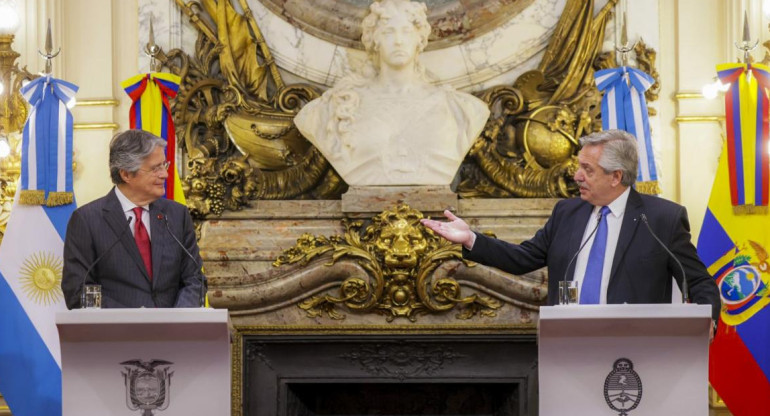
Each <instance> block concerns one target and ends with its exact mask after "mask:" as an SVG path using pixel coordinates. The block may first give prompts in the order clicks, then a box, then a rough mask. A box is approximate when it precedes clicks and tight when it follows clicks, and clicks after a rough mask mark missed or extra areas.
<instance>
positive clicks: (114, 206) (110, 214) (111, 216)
mask: <svg viewBox="0 0 770 416" xmlns="http://www.w3.org/2000/svg"><path fill="white" fill-rule="evenodd" d="M103 210H104V218H105V221H107V224H108V225H109V226H110V228H112V231H113V232H114V233H115V235H120V233H121V232H122V231H123V230H124V229H125V228H124V227H127V226H128V224H127V221H126V214H125V213H124V212H123V207H122V206H121V205H120V201H118V196H117V195H115V188H113V189H112V191H110V194H109V198H107V203H106V204H105V205H104V208H103ZM133 225H134V222H133V221H132V222H131V226H133ZM120 243H121V244H122V245H123V248H125V249H126V251H127V252H128V255H129V256H131V258H132V259H133V260H134V263H136V266H137V267H138V268H139V270H141V271H142V274H143V275H144V278H145V279H147V280H149V279H150V276H149V275H148V274H147V270H146V269H145V267H144V262H143V261H142V256H141V255H140V254H139V249H138V248H137V247H136V241H135V240H134V237H133V235H132V234H131V233H128V232H126V233H123V237H121V239H120Z"/></svg>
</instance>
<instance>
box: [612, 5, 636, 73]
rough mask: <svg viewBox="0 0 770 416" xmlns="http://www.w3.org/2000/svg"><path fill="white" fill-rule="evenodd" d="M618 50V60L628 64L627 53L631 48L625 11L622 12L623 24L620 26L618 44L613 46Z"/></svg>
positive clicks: (625, 64)
mask: <svg viewBox="0 0 770 416" xmlns="http://www.w3.org/2000/svg"><path fill="white" fill-rule="evenodd" d="M615 50H616V51H618V52H620V62H621V65H622V66H628V53H629V52H631V51H632V50H633V48H632V47H631V46H630V45H629V43H628V20H627V19H626V12H623V26H622V27H621V28H620V46H619V47H616V48H615Z"/></svg>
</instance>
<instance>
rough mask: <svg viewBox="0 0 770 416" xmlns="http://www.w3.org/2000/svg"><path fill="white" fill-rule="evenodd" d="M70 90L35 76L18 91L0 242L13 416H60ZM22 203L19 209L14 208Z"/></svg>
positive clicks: (2, 327) (0, 383) (3, 361)
mask: <svg viewBox="0 0 770 416" xmlns="http://www.w3.org/2000/svg"><path fill="white" fill-rule="evenodd" d="M76 91H77V86H75V85H73V84H70V83H68V82H66V81H62V80H59V79H56V78H53V77H51V76H50V75H46V76H42V77H40V78H37V79H35V80H34V81H31V82H30V83H29V84H27V85H26V86H24V87H22V89H21V93H22V95H23V96H24V98H25V99H26V100H27V101H28V102H29V103H30V105H31V107H32V108H31V110H30V113H29V118H28V119H27V122H26V124H25V125H24V132H23V135H22V146H21V176H20V178H19V184H18V185H19V186H18V188H17V191H16V195H15V197H14V201H13V206H12V207H11V215H10V218H8V223H7V225H6V230H5V235H4V236H3V240H2V243H0V393H2V394H3V396H4V397H5V400H6V401H7V402H8V405H9V406H10V408H11V412H12V413H13V415H14V416H61V414H62V400H61V349H60V348H59V334H58V333H57V331H56V323H55V316H56V312H58V311H64V310H66V309H67V308H66V306H65V303H64V296H63V295H62V290H61V278H62V266H63V264H62V263H63V256H62V252H63V251H64V235H65V232H66V228H67V222H69V219H70V216H71V215H72V212H73V211H74V210H75V203H74V202H75V198H74V195H73V192H72V126H73V121H72V113H70V111H69V109H68V107H67V103H69V102H70V101H71V100H72V98H74V95H75V92H76ZM20 202H21V203H20Z"/></svg>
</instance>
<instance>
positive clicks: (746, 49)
mask: <svg viewBox="0 0 770 416" xmlns="http://www.w3.org/2000/svg"><path fill="white" fill-rule="evenodd" d="M757 45H759V39H757V40H756V41H755V42H754V44H753V45H752V44H751V33H750V32H749V13H748V12H747V11H745V10H744V12H743V40H742V41H741V42H740V43H739V42H735V47H736V48H738V49H740V50H742V51H743V63H744V64H749V63H751V62H750V61H751V60H752V59H751V54H750V52H751V51H753V50H754V48H756V47H757Z"/></svg>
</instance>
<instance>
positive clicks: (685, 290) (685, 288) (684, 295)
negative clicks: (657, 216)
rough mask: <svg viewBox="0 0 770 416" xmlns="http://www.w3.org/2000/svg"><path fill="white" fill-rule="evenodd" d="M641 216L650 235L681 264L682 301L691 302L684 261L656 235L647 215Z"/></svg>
mask: <svg viewBox="0 0 770 416" xmlns="http://www.w3.org/2000/svg"><path fill="white" fill-rule="evenodd" d="M639 218H641V219H642V222H643V223H644V225H645V226H647V231H649V232H650V235H652V237H653V238H654V239H655V241H657V242H658V244H660V246H661V247H663V249H664V250H666V253H668V255H669V256H671V258H672V259H674V261H675V262H676V264H677V265H678V266H679V270H681V271H682V303H690V295H689V292H690V290H689V289H690V288H689V286H688V285H687V274H686V273H685V272H684V267H682V263H681V262H680V261H679V259H678V258H676V256H675V255H674V253H672V252H671V250H669V249H668V247H666V245H665V244H663V242H662V241H660V238H658V236H657V235H655V232H654V231H652V228H651V227H650V224H649V223H648V222H647V216H646V215H644V214H642V215H640V216H639Z"/></svg>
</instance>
